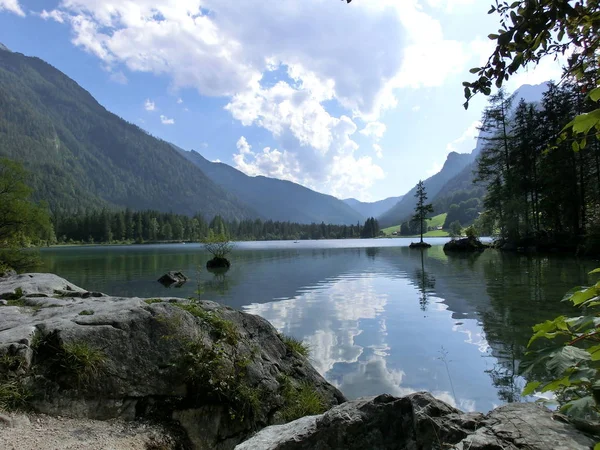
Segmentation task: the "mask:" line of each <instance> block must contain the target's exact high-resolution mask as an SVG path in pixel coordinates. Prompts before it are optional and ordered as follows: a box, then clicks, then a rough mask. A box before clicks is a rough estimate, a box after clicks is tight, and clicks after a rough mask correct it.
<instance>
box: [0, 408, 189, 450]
mask: <svg viewBox="0 0 600 450" xmlns="http://www.w3.org/2000/svg"><path fill="white" fill-rule="evenodd" d="M4 419H6V420H8V422H9V424H10V425H6V424H4V426H3V420H4ZM181 442H182V439H181V437H180V436H179V435H178V434H177V433H176V432H173V431H172V430H170V429H169V428H167V427H164V426H161V425H158V424H153V423H149V422H144V421H140V422H137V421H136V422H124V421H118V420H111V421H98V420H90V419H71V418H65V417H50V416H47V415H44V414H22V413H19V414H15V413H12V414H0V448H2V450H82V449H85V450H183V449H184V448H185V446H184V445H182V444H181Z"/></svg>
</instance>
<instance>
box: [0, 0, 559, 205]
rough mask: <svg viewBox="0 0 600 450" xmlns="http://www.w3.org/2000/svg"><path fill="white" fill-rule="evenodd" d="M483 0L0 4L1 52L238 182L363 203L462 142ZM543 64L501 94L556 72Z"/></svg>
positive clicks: (470, 121) (22, 0)
mask: <svg viewBox="0 0 600 450" xmlns="http://www.w3.org/2000/svg"><path fill="white" fill-rule="evenodd" d="M489 3H490V2H489V1H484V0H354V1H353V2H352V3H351V4H346V2H342V1H339V0H277V1H275V0H272V1H264V0H244V1H239V0H163V1H159V0H136V1H131V0H119V1H107V0H62V1H59V2H57V1H53V0H51V1H47V0H0V42H2V43H4V44H5V45H6V46H7V47H9V48H10V49H11V50H13V51H17V52H21V53H24V54H26V55H29V56H37V57H39V58H42V59H44V60H45V61H47V62H49V63H50V64H52V65H54V66H55V67H57V68H58V69H59V70H61V71H63V72H65V73H66V74H67V75H68V76H70V77H71V78H73V79H74V80H75V81H77V82H78V83H79V84H80V85H81V86H82V87H84V88H85V89H87V90H88V91H89V92H90V93H91V94H92V95H93V96H94V97H96V99H97V100H98V101H99V102H100V103H101V104H102V105H104V106H105V107H106V108H107V109H108V110H110V111H112V112H114V113H116V114H118V115H119V116H121V117H123V118H124V119H126V120H128V121H130V122H133V123H136V124H137V125H139V126H140V127H142V128H144V129H146V130H147V131H148V132H150V133H151V134H153V135H154V136H157V137H160V138H163V139H165V140H168V141H170V142H173V143H174V144H176V145H178V146H180V147H182V148H184V149H188V150H189V149H195V150H197V151H199V152H200V153H201V154H203V155H204V156H205V157H206V158H208V159H210V160H219V161H222V162H225V163H227V164H230V165H232V166H234V167H237V168H238V169H240V170H243V171H244V172H246V173H247V174H249V175H266V176H273V177H277V178H284V179H288V180H292V181H295V182H298V183H301V184H303V185H305V186H308V187H310V188H313V189H316V190H318V191H321V192H325V193H328V194H333V195H336V196H338V197H340V198H345V197H356V198H358V199H361V200H364V201H373V200H379V199H382V198H385V197H389V196H395V195H401V194H404V193H405V192H406V191H408V190H409V189H410V188H411V187H412V186H413V185H414V184H415V183H416V182H417V181H418V180H419V179H420V178H426V177H428V176H430V175H433V174H434V173H435V172H437V171H438V170H439V169H440V168H441V166H442V165H443V163H444V161H445V159H446V155H447V154H448V152H449V151H451V150H455V151H458V152H469V151H471V150H472V148H473V147H474V141H473V139H474V135H475V134H476V125H477V121H478V120H479V118H480V114H481V111H482V109H483V107H484V106H485V99H484V98H478V99H476V100H475V101H474V102H473V103H472V105H471V107H470V108H469V110H468V111H465V110H464V109H463V107H462V103H463V101H464V100H463V98H462V86H461V82H462V81H463V80H465V79H468V78H469V74H468V70H469V68H471V67H474V66H478V65H480V64H482V63H483V62H484V61H485V59H486V58H487V56H488V55H489V53H490V52H491V50H492V47H491V44H490V42H489V41H488V39H487V37H486V36H487V35H488V34H489V33H492V32H494V31H495V30H496V29H497V28H498V25H497V19H496V17H495V16H488V15H487V10H488V9H489ZM558 75H560V67H559V66H558V64H557V63H555V62H553V61H550V60H548V61H543V62H542V64H541V65H540V66H538V67H535V68H531V69H529V70H528V71H526V72H524V73H522V74H519V75H518V76H515V77H513V78H512V79H511V80H510V83H509V85H508V88H509V89H512V90H514V89H516V88H517V87H518V86H520V85H521V84H537V83H541V82H542V81H545V80H548V79H551V78H557V77H558Z"/></svg>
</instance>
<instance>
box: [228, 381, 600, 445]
mask: <svg viewBox="0 0 600 450" xmlns="http://www.w3.org/2000/svg"><path fill="white" fill-rule="evenodd" d="M594 442H595V441H594V440H593V439H591V438H589V437H588V436H586V435H584V434H582V433H581V432H579V431H577V430H576V429H575V428H574V427H573V426H572V425H570V424H567V423H563V422H558V421H555V420H553V418H552V413H551V412H550V411H549V410H547V409H546V408H543V407H541V406H538V405H536V404H532V403H519V404H510V405H507V406H503V407H500V408H497V409H496V410H494V411H492V412H491V413H489V414H488V415H485V416H484V415H483V414H479V413H462V412H461V411H459V410H457V409H455V408H452V407H451V406H449V405H447V404H446V403H444V402H442V401H440V400H436V399H435V398H433V397H432V396H431V395H430V394H428V393H423V392H419V393H416V394H411V395H408V396H406V397H402V398H396V397H392V396H390V395H380V396H378V397H370V398H363V399H358V400H354V401H351V402H347V403H344V404H343V405H340V406H336V407H334V408H332V409H331V410H329V411H327V412H326V413H324V414H322V415H318V416H310V417H303V418H301V419H298V420H295V421H293V422H290V423H288V424H285V425H276V426H270V427H267V428H265V429H263V430H262V431H260V432H259V433H258V434H256V435H255V436H254V437H252V438H251V439H249V440H247V441H245V442H243V443H242V444H239V445H238V446H237V447H236V450H251V449H261V450H304V449H306V450H309V449H319V450H334V449H336V450H337V449H344V450H355V449H356V450H359V449H360V450H362V449H371V450H404V449H406V450H413V449H441V448H453V449H456V450H467V449H470V450H496V449H498V450H500V449H505V450H517V449H524V448H526V449H529V450H546V449H549V448H552V449H560V450H566V449H571V450H579V449H581V450H583V449H586V450H589V449H591V448H592V447H593V445H594Z"/></svg>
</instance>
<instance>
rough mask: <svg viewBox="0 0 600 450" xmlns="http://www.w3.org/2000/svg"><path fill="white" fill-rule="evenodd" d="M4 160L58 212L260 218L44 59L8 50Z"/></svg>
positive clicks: (0, 115) (1, 67) (1, 80)
mask: <svg viewBox="0 0 600 450" xmlns="http://www.w3.org/2000/svg"><path fill="white" fill-rule="evenodd" d="M0 157H7V158H10V159H14V160H17V161H21V162H22V163H23V164H24V166H25V167H26V169H27V170H28V171H29V172H30V173H31V175H32V179H31V186H32V187H33V189H34V197H35V198H36V199H38V200H45V201H47V202H48V204H49V205H50V207H51V209H52V210H54V211H60V212H72V211H77V210H81V209H92V208H99V207H105V206H106V207H129V208H132V209H137V210H142V209H150V208H151V209H156V210H160V211H165V212H168V211H172V212H175V213H182V214H194V213H202V214H203V215H204V216H205V217H207V218H211V217H212V216H214V215H216V214H221V215H222V216H224V217H226V218H231V219H232V218H245V217H253V216H254V215H255V214H254V213H253V211H252V210H251V209H250V208H248V207H247V206H246V205H244V204H243V203H242V202H240V201H239V200H238V199H237V198H236V197H235V196H233V195H231V194H229V193H227V192H226V191H224V190H223V189H222V188H220V187H219V186H217V185H216V184H215V183H213V182H212V181H211V180H210V179H209V178H208V177H206V176H205V175H204V174H203V173H202V171H201V170H199V169H198V168H197V167H195V166H194V165H193V164H190V162H189V161H187V160H186V159H185V158H183V157H182V156H181V155H180V154H179V153H178V152H177V151H176V150H175V149H173V148H172V147H171V145H170V144H168V143H167V142H164V141H162V140H159V139H156V138H154V137H152V136H150V135H148V134H147V133H146V132H145V131H143V130H142V129H140V128H139V127H137V126H135V125H133V124H130V123H128V122H126V121H124V120H123V119H121V118H120V117H118V116H116V115H114V114H112V113H110V112H109V111H107V110H106V109H105V108H104V107H102V106H101V105H100V104H99V103H98V102H97V101H96V100H95V99H94V98H93V97H92V96H91V95H90V94H89V93H88V92H87V91H86V90H84V89H83V88H82V87H80V86H79V85H78V84H77V83H76V82H75V81H73V80H72V79H70V78H69V77H67V76H66V75H65V74H63V73H62V72H60V71H59V70H57V69H55V68H54V67H52V66H51V65H49V64H47V63H46V62H44V61H42V60H41V59H38V58H33V57H27V56H24V55H22V54H19V53H13V52H10V51H8V50H7V49H6V48H5V47H4V48H0Z"/></svg>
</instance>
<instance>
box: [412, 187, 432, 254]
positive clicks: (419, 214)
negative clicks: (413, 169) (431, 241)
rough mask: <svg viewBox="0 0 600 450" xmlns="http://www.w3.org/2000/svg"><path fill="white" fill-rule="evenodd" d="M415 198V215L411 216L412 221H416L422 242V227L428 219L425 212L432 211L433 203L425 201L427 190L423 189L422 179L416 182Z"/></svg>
mask: <svg viewBox="0 0 600 450" xmlns="http://www.w3.org/2000/svg"><path fill="white" fill-rule="evenodd" d="M415 197H416V198H417V206H415V215H414V216H413V218H412V220H413V222H416V223H417V224H418V225H419V227H420V231H421V243H423V229H424V228H425V221H426V220H429V218H428V217H427V214H429V213H432V212H433V205H432V204H431V203H425V201H426V200H427V192H426V191H425V184H424V183H423V181H422V180H419V183H417V192H416V193H415Z"/></svg>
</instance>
